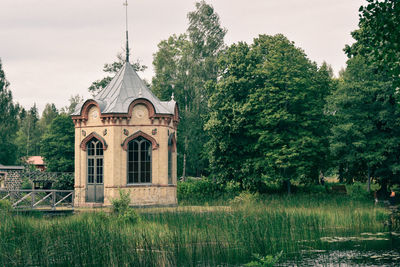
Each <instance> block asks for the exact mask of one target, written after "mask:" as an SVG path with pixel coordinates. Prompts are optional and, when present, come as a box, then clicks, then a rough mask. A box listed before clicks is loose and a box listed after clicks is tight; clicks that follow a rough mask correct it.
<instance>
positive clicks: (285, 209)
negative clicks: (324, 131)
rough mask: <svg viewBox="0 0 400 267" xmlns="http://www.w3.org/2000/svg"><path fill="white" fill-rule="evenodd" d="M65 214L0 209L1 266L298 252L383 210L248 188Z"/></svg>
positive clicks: (232, 258) (353, 230) (193, 261)
mask: <svg viewBox="0 0 400 267" xmlns="http://www.w3.org/2000/svg"><path fill="white" fill-rule="evenodd" d="M137 212H138V213H139V214H140V217H141V219H140V220H138V222H136V223H129V222H126V221H121V220H119V219H118V218H117V217H116V216H114V215H113V214H107V213H104V212H92V213H80V214H75V215H72V216H67V217H53V218H49V217H38V216H36V217H32V216H21V215H10V214H7V213H0V219H1V221H0V265H1V266H38V265H39V266H53V265H58V266H64V265H65V266H215V265H219V266H225V265H226V266H227V265H242V264H245V263H247V262H249V261H251V260H252V259H253V258H252V257H253V256H252V255H253V254H259V255H276V254H279V253H280V252H281V251H283V253H282V256H281V259H282V260H285V259H289V258H290V259H293V258H296V257H300V255H301V251H304V250H315V249H329V247H327V246H328V244H326V243H324V242H322V241H321V237H329V236H332V237H334V236H352V235H357V234H360V233H363V232H380V231H384V230H385V226H384V221H385V220H387V217H388V213H387V211H386V210H385V209H383V208H381V207H377V206H374V205H373V204H372V203H366V202H362V201H356V200H352V199H350V198H348V197H335V196H332V197H330V198H329V199H326V198H320V197H311V196H293V197H286V196H266V197H259V196H256V197H254V196H246V195H243V196H242V197H241V198H239V199H236V200H235V201H232V202H231V203H229V205H227V206H226V207H205V208H202V207H177V208H165V209H160V208H159V209H138V210H137Z"/></svg>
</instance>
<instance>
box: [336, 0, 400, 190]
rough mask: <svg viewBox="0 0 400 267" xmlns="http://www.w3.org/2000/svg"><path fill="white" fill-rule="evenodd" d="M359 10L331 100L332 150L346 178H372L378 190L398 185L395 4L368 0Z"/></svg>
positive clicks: (398, 11)
mask: <svg viewBox="0 0 400 267" xmlns="http://www.w3.org/2000/svg"><path fill="white" fill-rule="evenodd" d="M367 2H368V4H367V5H366V6H362V7H361V8H360V21H359V29H358V30H356V31H354V32H352V36H353V37H354V39H355V40H356V42H355V43H354V44H352V45H351V46H349V45H347V46H346V47H345V52H346V53H347V55H348V57H349V60H348V61H347V69H346V71H345V72H343V77H342V81H341V83H340V86H339V88H338V90H337V92H335V93H334V95H333V97H332V99H331V101H330V102H332V103H333V108H334V111H335V116H334V117H335V126H334V127H333V128H332V142H331V148H332V151H333V152H334V153H335V154H336V158H337V159H338V164H339V170H340V174H341V175H342V176H343V178H344V179H346V180H347V181H350V182H351V181H352V180H353V179H361V180H365V179H366V176H368V177H371V176H372V177H375V178H376V179H377V181H378V182H379V184H380V185H381V189H382V190H383V191H387V185H388V184H394V183H400V179H399V171H400V165H399V164H398V158H399V152H398V151H399V148H400V147H399V145H400V139H399V138H398V136H399V132H398V129H399V110H398V109H399V105H398V98H399V95H398V88H399V86H400V68H399V63H398V58H399V56H400V49H399V48H400V42H399V41H400V37H399V35H398V34H395V33H397V32H398V30H399V29H400V16H399V15H400V3H399V2H398V1H394V0H384V1H377V0H367Z"/></svg>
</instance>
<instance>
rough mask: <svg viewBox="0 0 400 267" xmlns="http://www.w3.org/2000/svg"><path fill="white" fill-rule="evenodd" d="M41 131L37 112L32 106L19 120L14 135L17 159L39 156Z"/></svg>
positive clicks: (34, 106)
mask: <svg viewBox="0 0 400 267" xmlns="http://www.w3.org/2000/svg"><path fill="white" fill-rule="evenodd" d="M43 130H44V129H43V128H42V127H40V125H39V111H38V109H37V107H36V104H34V105H33V107H31V108H30V109H29V111H28V112H27V113H26V115H25V116H24V118H23V119H22V120H21V122H20V127H19V130H18V132H17V134H16V135H17V138H16V140H15V142H16V144H17V146H18V158H21V157H29V156H37V155H40V140H41V137H42V134H43Z"/></svg>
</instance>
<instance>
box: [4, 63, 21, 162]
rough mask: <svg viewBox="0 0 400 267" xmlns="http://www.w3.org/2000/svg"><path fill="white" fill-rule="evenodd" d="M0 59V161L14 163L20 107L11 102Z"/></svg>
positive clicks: (10, 94)
mask: <svg viewBox="0 0 400 267" xmlns="http://www.w3.org/2000/svg"><path fill="white" fill-rule="evenodd" d="M9 85H10V83H9V82H8V81H7V79H6V76H5V74H4V71H3V67H2V62H1V60H0V163H1V164H14V163H15V161H16V159H17V154H16V150H17V149H16V145H15V143H14V139H15V133H16V132H17V130H18V114H19V110H20V107H19V105H18V104H14V103H13V99H12V93H11V91H10V89H9V88H8V87H9Z"/></svg>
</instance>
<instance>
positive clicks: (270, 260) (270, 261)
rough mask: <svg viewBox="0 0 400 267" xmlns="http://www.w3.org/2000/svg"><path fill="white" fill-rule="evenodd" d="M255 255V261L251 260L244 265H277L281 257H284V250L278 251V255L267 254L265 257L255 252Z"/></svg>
mask: <svg viewBox="0 0 400 267" xmlns="http://www.w3.org/2000/svg"><path fill="white" fill-rule="evenodd" d="M253 257H254V258H256V260H255V261H251V262H249V263H247V264H245V265H244V266H246V267H273V266H275V265H276V264H277V263H278V261H279V259H280V258H281V257H282V251H281V252H280V253H278V254H277V255H276V256H272V255H267V256H265V257H262V256H260V255H259V254H253Z"/></svg>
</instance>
